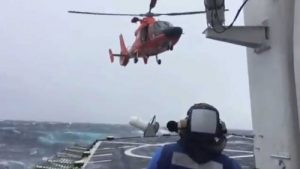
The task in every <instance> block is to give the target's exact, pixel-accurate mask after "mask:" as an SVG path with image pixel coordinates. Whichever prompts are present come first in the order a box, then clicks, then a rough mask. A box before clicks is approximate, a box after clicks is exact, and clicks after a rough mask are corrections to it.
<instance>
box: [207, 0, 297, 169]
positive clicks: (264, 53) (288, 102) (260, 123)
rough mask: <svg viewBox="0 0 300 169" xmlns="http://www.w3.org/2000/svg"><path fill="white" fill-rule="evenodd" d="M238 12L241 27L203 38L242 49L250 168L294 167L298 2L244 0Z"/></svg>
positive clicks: (209, 34)
mask: <svg viewBox="0 0 300 169" xmlns="http://www.w3.org/2000/svg"><path fill="white" fill-rule="evenodd" d="M212 1H214V0H212ZM229 8H230V7H229ZM244 14H245V26H242V27H232V29H229V30H227V31H225V32H224V33H221V34H220V33H215V32H214V31H213V29H210V28H208V30H207V31H206V36H207V37H208V38H212V39H216V40H221V41H225V42H230V43H235V44H240V45H243V46H247V47H248V49H247V58H248V70H249V86H250V96H251V108H252V120H253V128H254V133H255V142H254V143H255V144H254V152H255V162H256V168H259V169H299V168H300V160H299V159H300V144H299V143H300V128H299V126H300V121H299V119H300V112H299V110H300V2H299V1H296V0H249V1H248V3H247V5H246V6H245V9H244Z"/></svg>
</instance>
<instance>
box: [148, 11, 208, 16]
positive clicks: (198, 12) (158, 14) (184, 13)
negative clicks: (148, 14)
mask: <svg viewBox="0 0 300 169" xmlns="http://www.w3.org/2000/svg"><path fill="white" fill-rule="evenodd" d="M204 13H206V11H192V12H173V13H153V16H161V15H168V16H178V15H195V14H204Z"/></svg>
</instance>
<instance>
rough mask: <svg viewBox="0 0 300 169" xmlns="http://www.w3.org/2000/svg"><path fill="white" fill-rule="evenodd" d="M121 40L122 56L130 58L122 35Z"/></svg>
mask: <svg viewBox="0 0 300 169" xmlns="http://www.w3.org/2000/svg"><path fill="white" fill-rule="evenodd" d="M119 39H120V47H121V55H124V56H128V50H127V48H126V46H125V42H124V39H123V35H122V34H121V35H120V36H119Z"/></svg>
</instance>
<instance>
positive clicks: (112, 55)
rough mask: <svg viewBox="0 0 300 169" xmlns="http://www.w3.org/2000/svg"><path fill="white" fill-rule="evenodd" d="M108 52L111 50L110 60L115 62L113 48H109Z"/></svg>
mask: <svg viewBox="0 0 300 169" xmlns="http://www.w3.org/2000/svg"><path fill="white" fill-rule="evenodd" d="M108 52H109V57H110V61H111V63H113V62H114V54H113V53H112V51H111V49H109V50H108Z"/></svg>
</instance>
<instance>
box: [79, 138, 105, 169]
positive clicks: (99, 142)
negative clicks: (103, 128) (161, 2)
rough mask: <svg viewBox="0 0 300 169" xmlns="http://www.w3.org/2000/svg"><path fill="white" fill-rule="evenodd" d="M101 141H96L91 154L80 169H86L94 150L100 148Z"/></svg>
mask: <svg viewBox="0 0 300 169" xmlns="http://www.w3.org/2000/svg"><path fill="white" fill-rule="evenodd" d="M100 144H101V141H98V142H97V143H96V144H95V145H94V147H93V148H92V149H91V150H90V151H91V154H90V155H89V156H88V157H87V159H86V160H85V163H84V164H83V166H82V169H84V168H85V167H86V165H87V164H88V163H89V161H90V160H91V158H92V156H93V155H94V153H95V152H96V150H97V149H98V147H99V146H100Z"/></svg>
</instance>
